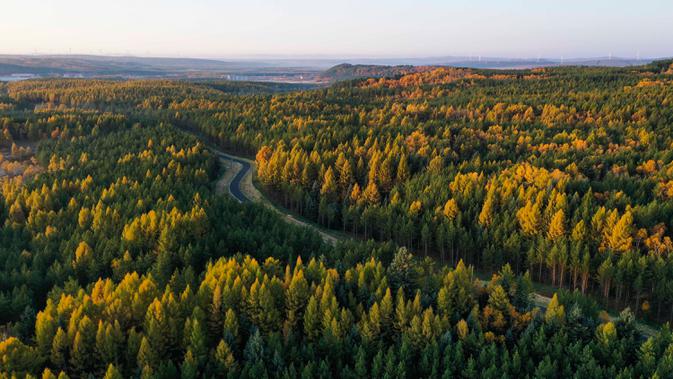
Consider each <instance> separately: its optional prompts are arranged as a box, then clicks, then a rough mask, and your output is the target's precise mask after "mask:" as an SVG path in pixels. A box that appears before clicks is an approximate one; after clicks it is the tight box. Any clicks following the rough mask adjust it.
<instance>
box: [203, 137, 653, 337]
mask: <svg viewBox="0 0 673 379" xmlns="http://www.w3.org/2000/svg"><path fill="white" fill-rule="evenodd" d="M210 149H211V150H212V151H213V152H215V153H216V154H217V155H218V157H219V158H220V162H222V164H223V165H224V167H225V168H226V169H227V170H225V173H224V175H223V176H222V177H221V178H220V179H219V180H218V182H217V185H216V189H217V191H218V193H220V194H225V193H229V195H230V196H232V197H234V198H235V199H236V200H238V201H239V202H241V203H245V202H254V203H260V204H262V205H264V206H265V207H267V208H269V209H271V210H273V211H274V212H276V213H278V214H280V215H281V216H282V217H283V219H285V221H286V222H289V223H291V224H294V225H298V226H302V227H306V228H310V229H313V230H315V231H316V232H317V233H318V234H319V235H320V236H321V237H322V239H323V240H324V241H325V242H327V243H329V244H330V245H336V243H337V242H338V241H340V240H344V239H345V238H346V237H342V236H336V235H334V234H332V233H330V232H328V231H326V230H324V229H322V228H320V227H318V226H317V225H315V224H312V223H310V222H306V221H302V220H300V219H298V218H297V217H295V216H294V215H292V214H290V213H289V212H288V211H286V210H284V209H282V208H279V207H278V206H276V205H274V204H273V202H271V200H269V199H268V198H266V197H265V196H264V195H263V194H262V193H261V192H260V191H259V190H258V189H257V188H256V187H255V185H254V183H253V181H252V178H253V171H255V173H256V170H257V165H256V163H255V162H254V161H252V160H250V159H246V158H243V157H238V156H234V155H231V154H227V153H225V152H223V151H221V150H219V149H217V148H215V147H213V146H210ZM479 282H480V283H481V284H482V285H486V284H487V283H488V282H487V281H481V280H480V281H479ZM532 296H533V299H532V300H533V304H535V306H537V307H540V308H542V309H545V310H546V309H547V305H548V304H549V302H550V301H551V298H550V297H547V296H544V295H541V294H539V293H533V295H532ZM617 319H618V317H615V316H610V320H611V321H616V320H617ZM636 329H637V330H638V331H639V332H640V334H642V335H643V336H645V337H653V336H655V335H656V334H657V333H658V331H657V330H656V329H655V328H653V327H651V326H649V325H645V324H643V323H640V322H636Z"/></svg>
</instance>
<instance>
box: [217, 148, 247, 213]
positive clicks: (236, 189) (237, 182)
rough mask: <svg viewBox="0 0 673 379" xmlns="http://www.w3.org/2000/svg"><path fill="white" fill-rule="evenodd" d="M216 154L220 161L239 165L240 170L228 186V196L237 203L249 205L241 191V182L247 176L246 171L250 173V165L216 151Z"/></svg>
mask: <svg viewBox="0 0 673 379" xmlns="http://www.w3.org/2000/svg"><path fill="white" fill-rule="evenodd" d="M216 153H217V155H218V156H219V157H220V159H224V160H228V161H232V162H235V163H238V164H240V165H241V168H240V169H239V170H238V172H237V173H236V175H235V176H234V178H233V179H232V180H231V182H230V183H229V185H228V188H229V194H230V195H231V196H232V197H233V198H234V199H236V200H238V202H239V203H249V202H250V201H251V200H250V199H248V198H247V197H246V196H245V194H244V193H243V191H241V181H242V180H243V178H245V176H246V175H247V174H248V171H250V163H249V162H246V161H244V160H241V159H238V158H235V157H232V156H231V155H228V154H224V153H222V152H219V151H216Z"/></svg>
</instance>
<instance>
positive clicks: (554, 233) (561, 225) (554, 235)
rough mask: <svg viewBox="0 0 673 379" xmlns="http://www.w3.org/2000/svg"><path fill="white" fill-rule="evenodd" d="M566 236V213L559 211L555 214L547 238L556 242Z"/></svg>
mask: <svg viewBox="0 0 673 379" xmlns="http://www.w3.org/2000/svg"><path fill="white" fill-rule="evenodd" d="M564 235H565V213H564V212H563V210H562V209H559V210H558V211H556V213H554V216H553V217H552V219H551V221H550V222H549V229H548V231H547V238H549V239H550V240H552V241H555V240H557V239H559V238H561V237H563V236H564Z"/></svg>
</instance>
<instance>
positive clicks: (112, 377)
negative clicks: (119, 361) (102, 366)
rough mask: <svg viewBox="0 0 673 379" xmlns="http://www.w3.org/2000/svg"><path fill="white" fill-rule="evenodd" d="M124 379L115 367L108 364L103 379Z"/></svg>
mask: <svg viewBox="0 0 673 379" xmlns="http://www.w3.org/2000/svg"><path fill="white" fill-rule="evenodd" d="M122 378H124V377H123V376H122V374H121V373H120V372H119V370H117V368H116V367H115V365H113V364H112V363H110V365H109V366H108V367H107V371H105V377H104V379H122Z"/></svg>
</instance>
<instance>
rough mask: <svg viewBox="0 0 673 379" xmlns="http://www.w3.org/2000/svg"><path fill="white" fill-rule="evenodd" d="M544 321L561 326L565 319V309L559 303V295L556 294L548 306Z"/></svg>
mask: <svg viewBox="0 0 673 379" xmlns="http://www.w3.org/2000/svg"><path fill="white" fill-rule="evenodd" d="M544 319H545V321H546V322H548V323H556V324H560V323H562V322H563V320H564V319H565V309H564V307H563V305H561V304H560V303H559V299H558V295H557V294H554V296H552V298H551V301H549V304H547V311H546V312H545V314H544Z"/></svg>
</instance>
